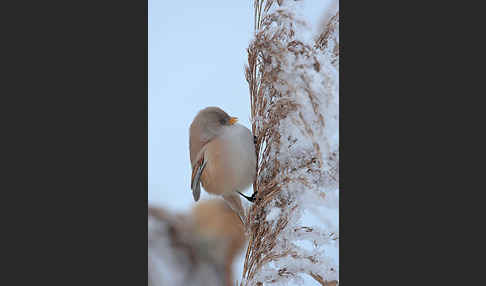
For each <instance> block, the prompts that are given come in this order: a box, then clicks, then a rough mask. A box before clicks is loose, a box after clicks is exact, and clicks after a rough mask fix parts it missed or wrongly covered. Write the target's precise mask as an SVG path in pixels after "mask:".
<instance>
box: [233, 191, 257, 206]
mask: <svg viewBox="0 0 486 286" xmlns="http://www.w3.org/2000/svg"><path fill="white" fill-rule="evenodd" d="M237 192H238V194H240V195H241V196H242V197H244V198H245V199H247V200H248V201H250V202H252V203H253V202H255V200H256V195H257V192H254V193H253V195H251V197H249V196H245V195H244V194H242V193H240V192H239V191H237Z"/></svg>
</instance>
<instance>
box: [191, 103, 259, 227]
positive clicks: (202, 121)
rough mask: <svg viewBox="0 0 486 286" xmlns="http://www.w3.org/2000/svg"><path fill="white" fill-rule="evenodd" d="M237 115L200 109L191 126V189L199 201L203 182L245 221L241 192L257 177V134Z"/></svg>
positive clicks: (208, 189) (252, 197)
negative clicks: (255, 139)
mask: <svg viewBox="0 0 486 286" xmlns="http://www.w3.org/2000/svg"><path fill="white" fill-rule="evenodd" d="M237 121H238V118H236V117H232V116H229V115H228V113H226V112H225V111H224V110H222V109H221V108H219V107H215V106H210V107H206V108H204V109H202V110H200V111H199V112H198V113H197V115H196V116H195V117H194V119H193V121H192V123H191V126H190V128H189V155H190V160H191V167H192V176H191V190H192V194H193V197H194V201H195V202H197V201H198V200H199V197H200V193H201V187H200V186H201V185H202V187H203V188H204V190H205V191H206V192H208V193H210V194H215V195H220V196H222V197H223V199H224V200H225V201H226V202H227V203H228V205H229V206H230V207H231V208H232V209H233V210H234V211H235V212H236V213H237V214H238V215H239V216H240V219H241V220H242V221H244V219H245V215H244V211H243V207H242V205H241V200H240V197H239V196H238V194H239V195H241V196H243V197H244V198H246V199H247V200H249V201H250V202H253V201H254V200H255V196H256V193H255V192H254V193H253V195H252V196H251V197H247V196H245V195H243V194H242V193H241V191H243V190H245V189H246V188H248V187H249V186H250V185H251V184H252V183H253V181H254V179H255V176H256V154H255V144H254V137H253V136H252V134H251V131H250V130H249V129H248V128H246V127H245V126H243V125H241V124H239V123H237Z"/></svg>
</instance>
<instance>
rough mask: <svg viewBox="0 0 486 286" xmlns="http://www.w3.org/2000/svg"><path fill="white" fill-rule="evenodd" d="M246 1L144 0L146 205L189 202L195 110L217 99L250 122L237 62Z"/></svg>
mask: <svg viewBox="0 0 486 286" xmlns="http://www.w3.org/2000/svg"><path fill="white" fill-rule="evenodd" d="M252 2H253V1H192V2H191V3H190V4H189V2H185V1H161V0H149V2H148V6H149V27H148V28H149V34H148V39H149V51H148V52H149V64H148V67H149V73H148V93H149V94H148V96H149V98H148V104H149V108H148V109H149V112H148V116H149V118H148V121H149V123H148V124H149V131H148V132H149V134H148V137H149V146H148V169H149V174H148V181H149V189H148V200H149V203H150V204H155V205H161V206H164V207H168V208H170V209H172V210H177V211H179V210H187V209H189V208H190V207H191V206H192V204H193V203H194V200H193V198H192V193H191V190H190V175H191V174H190V172H191V167H190V163H189V151H188V144H189V131H188V130H189V125H190V123H191V121H192V119H193V118H194V116H195V115H196V113H197V112H198V111H199V110H200V109H202V108H204V107H206V106H220V107H221V108H223V109H224V110H226V111H227V112H228V113H229V114H230V115H233V116H236V117H238V118H239V122H240V123H241V124H243V125H245V126H247V127H250V124H249V117H250V101H249V95H248V94H249V93H248V85H247V83H246V81H245V77H244V64H245V63H246V60H247V54H246V47H247V46H248V43H249V41H250V37H251V36H252V34H253V7H252ZM201 197H202V198H203V199H204V198H208V197H209V196H208V195H207V194H206V193H205V192H202V193H201Z"/></svg>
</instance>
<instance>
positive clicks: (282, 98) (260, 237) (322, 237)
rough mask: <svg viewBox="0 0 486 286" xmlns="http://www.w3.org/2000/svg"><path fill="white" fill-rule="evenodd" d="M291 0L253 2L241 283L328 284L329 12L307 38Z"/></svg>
mask: <svg viewBox="0 0 486 286" xmlns="http://www.w3.org/2000/svg"><path fill="white" fill-rule="evenodd" d="M298 9H299V3H296V2H294V1H278V3H277V1H259V0H256V1H255V27H256V31H255V39H254V40H253V41H252V42H251V43H250V46H249V48H248V66H247V67H246V70H245V75H246V80H247V81H248V84H249V89H250V99H251V115H252V129H253V134H255V136H256V137H257V144H256V150H257V156H258V168H257V179H256V182H255V184H254V189H255V190H257V191H258V195H257V201H256V203H255V204H254V205H253V206H252V207H251V208H250V210H249V215H248V217H247V225H249V226H250V229H249V232H250V237H249V245H248V250H247V253H246V259H245V265H244V271H243V281H242V282H241V285H303V283H304V281H306V280H307V279H309V277H310V278H311V279H314V280H315V281H317V282H318V283H319V284H321V285H336V284H337V281H339V278H338V272H339V267H338V265H339V261H338V248H339V228H338V205H339V204H338V202H339V193H338V192H339V185H338V182H339V165H338V162H339V132H338V129H339V121H338V112H339V107H338V105H339V102H338V91H339V90H338V87H339V70H338V69H339V36H338V34H339V16H338V14H336V15H335V16H334V17H332V18H331V19H330V21H329V22H328V23H326V27H325V28H324V29H323V32H322V33H321V34H320V35H319V37H316V38H315V39H316V40H315V41H314V40H312V37H309V36H308V32H309V29H308V27H307V25H306V23H305V21H304V19H303V18H302V17H300V16H299V15H298Z"/></svg>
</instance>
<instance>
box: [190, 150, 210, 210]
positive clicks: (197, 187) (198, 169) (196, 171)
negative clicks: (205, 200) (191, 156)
mask: <svg viewBox="0 0 486 286" xmlns="http://www.w3.org/2000/svg"><path fill="white" fill-rule="evenodd" d="M206 163H207V161H206V160H204V155H203V156H201V158H200V159H199V160H197V162H196V164H195V165H194V167H193V168H192V176H191V190H192V195H193V197H194V201H196V202H197V201H198V200H199V196H200V195H201V182H200V181H199V180H200V179H201V174H202V172H203V170H204V167H205V166H206Z"/></svg>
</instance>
